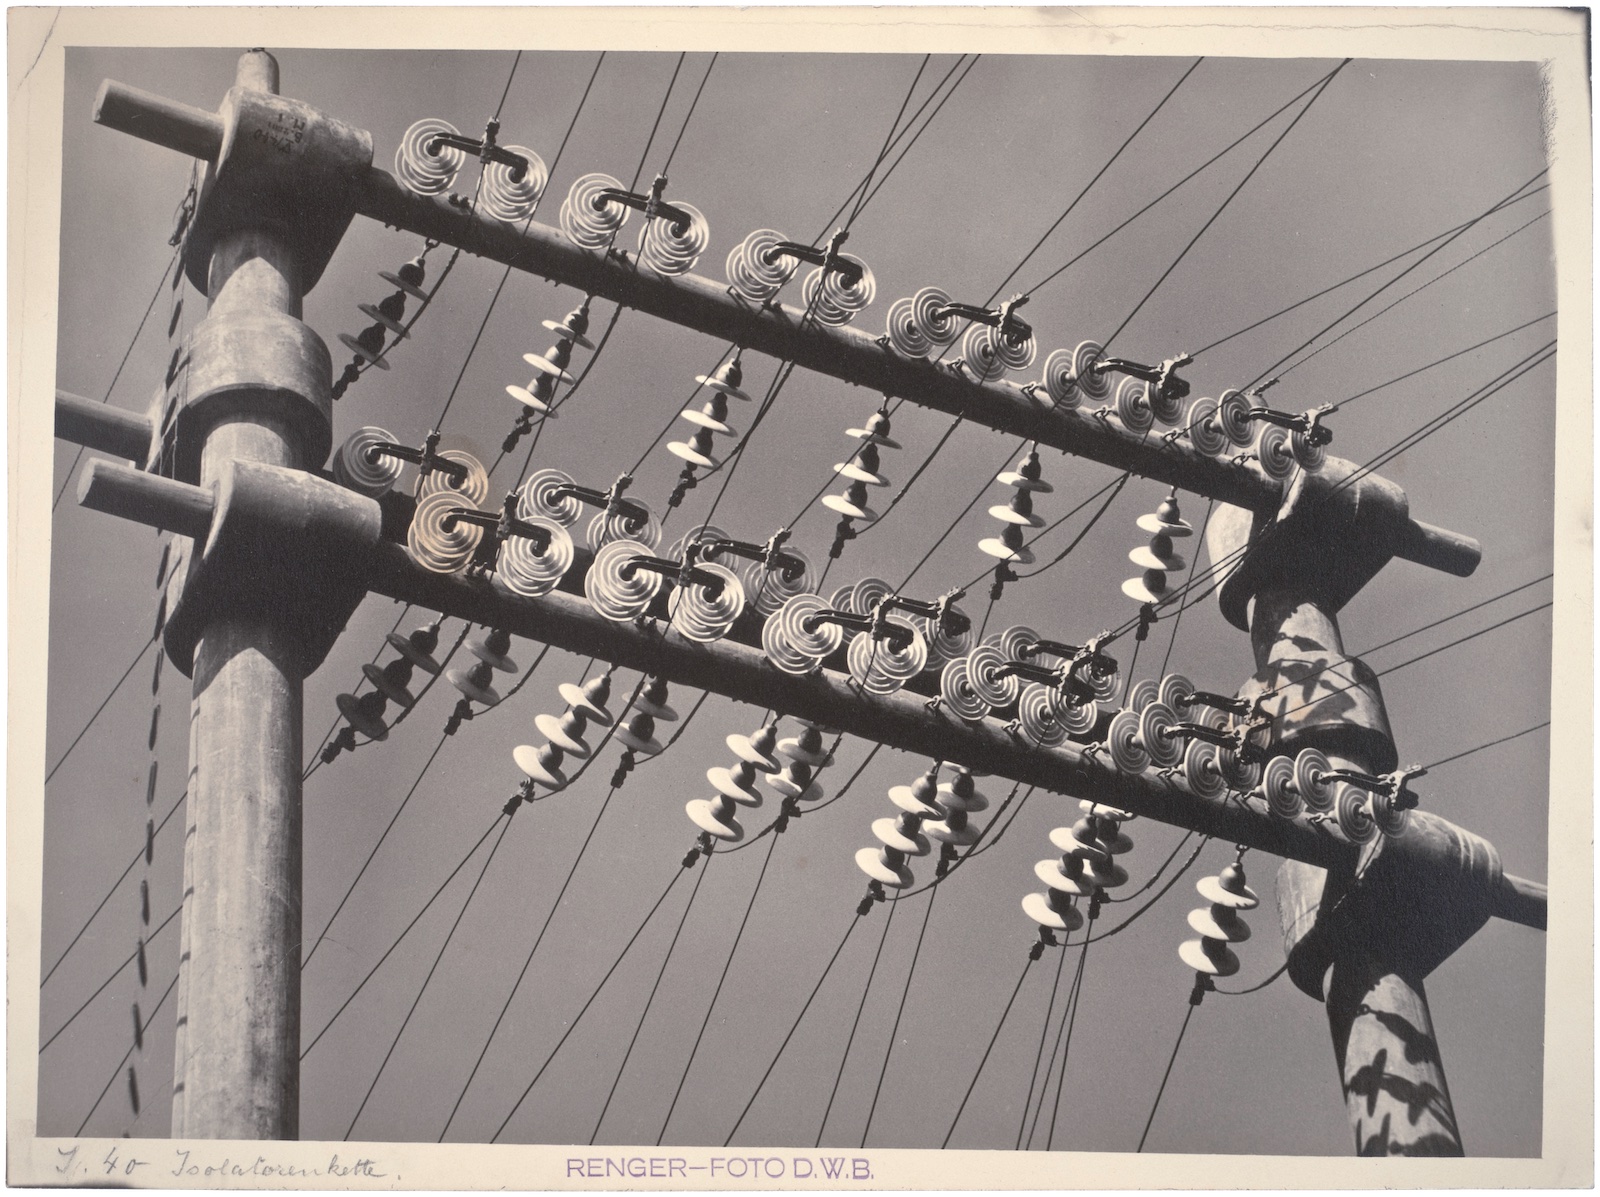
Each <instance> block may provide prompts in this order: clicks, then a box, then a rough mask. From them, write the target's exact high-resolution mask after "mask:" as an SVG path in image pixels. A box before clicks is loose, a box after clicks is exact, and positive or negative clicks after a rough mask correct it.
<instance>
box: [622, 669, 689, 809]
mask: <svg viewBox="0 0 1600 1197" xmlns="http://www.w3.org/2000/svg"><path fill="white" fill-rule="evenodd" d="M668 690H669V687H668V685H667V679H666V678H664V677H653V678H650V679H649V680H648V682H647V684H646V685H645V687H644V689H643V690H642V691H641V692H640V694H639V697H637V698H635V699H634V700H633V708H632V709H633V712H634V715H633V721H632V722H630V723H629V725H628V726H627V727H626V728H625V729H624V730H626V731H627V733H628V739H626V740H624V745H625V747H624V748H623V750H622V758H621V759H620V760H619V761H618V762H617V768H616V771H615V772H614V773H612V775H611V784H612V786H613V787H618V788H620V787H621V785H622V784H623V782H625V781H626V780H627V779H628V774H630V773H632V772H633V767H634V765H635V764H636V763H637V762H638V758H639V755H640V754H639V753H638V752H637V751H636V750H635V749H634V748H633V747H631V746H626V745H628V743H629V740H631V741H635V742H637V743H639V744H642V745H644V746H645V747H646V748H648V747H650V745H651V744H653V743H654V736H655V724H656V723H676V722H677V721H678V712H677V711H676V710H675V709H673V707H672V705H671V704H670V703H668V702H667V699H668V697H670V695H669V693H668ZM641 715H642V716H644V717H645V718H647V719H649V720H650V723H649V724H645V723H643V722H642V721H640V718H639V717H640V716H641ZM634 723H637V724H638V726H637V727H635V726H634ZM663 747H664V746H663ZM644 755H647V756H653V755H654V753H648V752H647V753H645V754H644Z"/></svg>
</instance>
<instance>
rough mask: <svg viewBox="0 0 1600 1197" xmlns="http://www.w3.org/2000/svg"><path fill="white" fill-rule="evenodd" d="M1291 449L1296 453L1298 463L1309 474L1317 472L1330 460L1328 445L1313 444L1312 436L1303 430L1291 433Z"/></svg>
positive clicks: (1295, 457)
mask: <svg viewBox="0 0 1600 1197" xmlns="http://www.w3.org/2000/svg"><path fill="white" fill-rule="evenodd" d="M1289 449H1290V452H1292V453H1293V454H1294V459H1295V461H1296V463H1298V464H1299V466H1300V468H1301V469H1302V470H1304V471H1305V472H1306V473H1308V474H1315V473H1316V472H1317V471H1318V470H1320V469H1321V468H1322V467H1323V464H1324V463H1325V462H1326V461H1327V460H1328V451H1327V447H1326V446H1324V445H1313V444H1312V443H1311V438H1310V437H1308V436H1307V435H1306V434H1305V433H1303V432H1296V433H1293V434H1291V435H1290V437H1289Z"/></svg>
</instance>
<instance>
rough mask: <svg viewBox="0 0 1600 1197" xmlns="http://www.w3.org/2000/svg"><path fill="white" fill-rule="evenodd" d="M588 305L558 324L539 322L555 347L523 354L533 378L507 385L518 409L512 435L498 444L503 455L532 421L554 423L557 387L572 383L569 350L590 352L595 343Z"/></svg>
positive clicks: (511, 447)
mask: <svg viewBox="0 0 1600 1197" xmlns="http://www.w3.org/2000/svg"><path fill="white" fill-rule="evenodd" d="M589 303H590V297H589V296H585V297H584V300H583V302H582V303H581V304H579V305H578V306H577V307H575V308H573V309H572V311H570V312H568V313H567V314H566V316H565V317H564V318H563V319H561V320H543V321H540V323H541V324H543V325H544V327H545V328H547V329H549V330H550V331H551V332H553V333H555V334H556V343H555V344H554V345H552V346H550V348H549V349H547V350H545V351H544V352H543V353H542V354H540V353H532V352H529V353H525V354H523V355H522V360H523V361H525V362H527V363H528V365H530V366H532V367H533V377H532V378H530V379H529V380H528V384H527V385H526V386H518V385H517V384H515V383H508V384H507V385H506V394H508V395H510V396H511V397H512V398H513V399H515V400H516V401H517V403H518V405H519V407H518V411H517V418H516V420H515V422H514V423H513V424H512V426H511V431H510V432H509V433H507V434H506V438H505V440H504V441H503V442H502V443H501V445H500V448H501V451H502V452H505V453H510V452H512V451H513V450H514V449H515V448H516V447H517V442H518V441H520V440H521V439H522V438H523V437H524V436H526V435H527V434H528V433H530V432H532V431H533V424H534V420H535V419H538V420H541V421H543V420H553V419H555V418H556V412H555V406H554V403H553V402H552V401H553V400H554V399H555V393H556V383H558V382H564V383H566V384H568V385H569V386H571V385H573V384H574V382H575V380H574V378H573V376H572V374H571V373H569V372H568V370H567V367H568V366H569V365H571V364H572V348H573V346H574V345H578V346H581V347H582V348H584V349H593V348H594V342H593V341H591V340H589V336H588V333H589Z"/></svg>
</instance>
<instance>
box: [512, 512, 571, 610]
mask: <svg viewBox="0 0 1600 1197" xmlns="http://www.w3.org/2000/svg"><path fill="white" fill-rule="evenodd" d="M526 522H528V523H530V524H532V525H533V526H534V527H536V528H543V529H544V530H545V531H546V532H547V533H549V536H550V543H549V544H548V545H547V546H546V547H545V550H544V552H543V553H535V552H534V551H533V541H532V540H531V539H530V538H528V537H526V536H513V537H512V538H511V539H510V540H508V541H506V542H505V544H503V545H501V546H500V561H499V563H498V565H497V566H496V567H495V577H496V578H497V579H498V580H499V582H500V584H501V585H502V586H504V587H505V588H506V589H507V590H509V591H510V592H511V593H512V594H520V595H523V596H524V597H527V598H538V597H539V596H540V595H542V594H549V593H550V592H551V591H552V590H554V589H555V588H556V586H557V585H559V584H560V582H561V579H562V578H563V577H565V576H566V573H567V571H568V570H569V569H571V568H572V556H573V546H572V537H571V536H569V535H568V534H567V530H566V529H565V528H563V527H562V526H561V525H560V524H557V523H554V522H553V521H551V520H547V519H543V518H540V517H538V516H535V517H534V518H533V519H531V520H528V521H526Z"/></svg>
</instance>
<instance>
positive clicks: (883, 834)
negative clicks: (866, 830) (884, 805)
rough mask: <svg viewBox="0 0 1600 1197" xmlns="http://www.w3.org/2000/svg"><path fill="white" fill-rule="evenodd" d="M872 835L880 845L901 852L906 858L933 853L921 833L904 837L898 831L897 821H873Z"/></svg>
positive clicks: (904, 835) (903, 833)
mask: <svg viewBox="0 0 1600 1197" xmlns="http://www.w3.org/2000/svg"><path fill="white" fill-rule="evenodd" d="M872 834H873V835H874V836H876V837H877V840H878V842H879V843H880V844H883V845H885V846H886V847H890V848H893V849H894V850H895V851H896V852H903V853H905V854H906V855H907V856H926V855H927V854H928V853H929V852H931V851H933V845H932V844H930V843H929V842H928V837H927V836H925V835H923V834H922V832H921V831H918V832H917V833H916V834H915V835H906V834H905V832H903V831H901V830H900V821H899V820H898V819H890V818H883V819H874V820H873V821H872Z"/></svg>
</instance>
